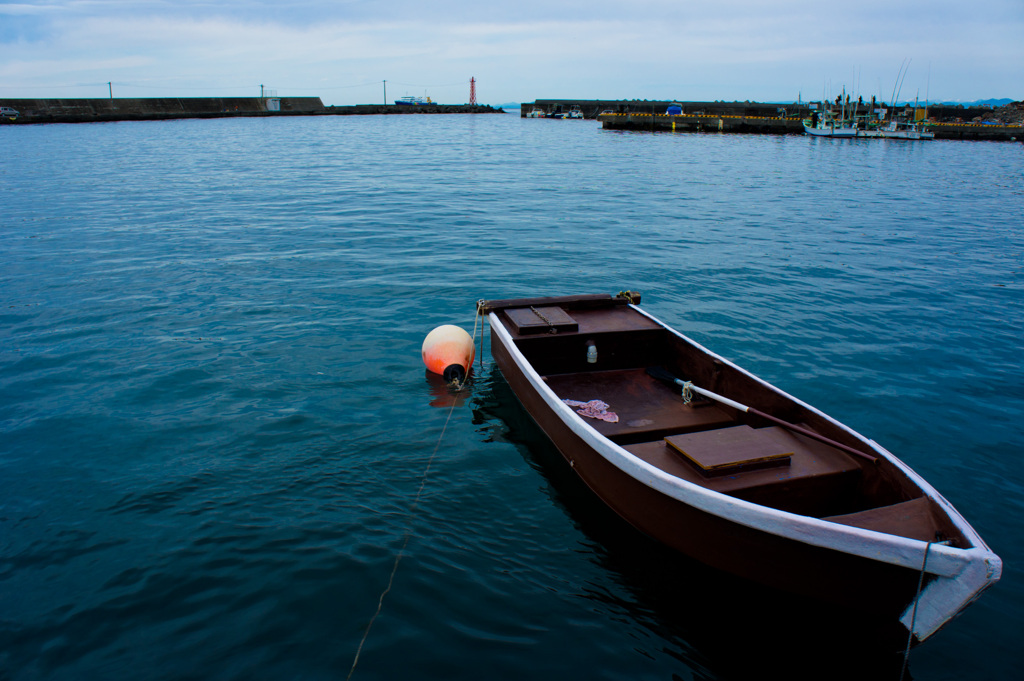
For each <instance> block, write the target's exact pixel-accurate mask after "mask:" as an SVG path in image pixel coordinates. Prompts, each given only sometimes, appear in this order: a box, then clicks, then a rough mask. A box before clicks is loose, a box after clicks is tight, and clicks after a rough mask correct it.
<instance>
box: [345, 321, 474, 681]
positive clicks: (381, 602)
mask: <svg viewBox="0 0 1024 681" xmlns="http://www.w3.org/2000/svg"><path fill="white" fill-rule="evenodd" d="M481 302H483V301H481ZM477 312H478V314H477V315H476V316H477V317H479V316H480V314H479V304H478V308H477ZM480 329H481V333H480V352H481V353H482V352H483V345H484V343H483V323H482V322H481V324H480ZM473 342H474V344H475V342H476V320H475V319H474V320H473ZM480 366H481V367H483V360H482V359H481V360H480ZM468 382H469V372H468V371H467V372H466V377H465V379H463V381H462V382H461V383H460V382H459V381H458V380H457V379H456V380H454V381H452V382H451V383H450V384H449V385H450V386H451V387H452V388H454V390H455V392H456V393H460V392H462V389H463V388H465V387H466V383H468ZM457 404H458V400H452V406H451V407H450V408H449V409H448V416H447V417H446V418H445V420H444V426H442V428H441V434H440V435H439V436H438V438H437V444H436V445H434V451H433V452H432V453H431V454H430V458H429V459H428V460H427V467H426V468H424V469H423V475H422V476H421V477H420V487H419V489H418V490H416V497H415V498H414V499H413V501H412V505H411V506H410V507H409V514H408V515H409V518H410V519H411V518H412V516H413V511H415V510H416V507H417V506H419V503H420V497H421V496H422V495H423V488H424V487H426V484H427V476H428V475H430V467H431V465H433V463H434V458H435V457H436V456H437V452H438V450H440V449H441V442H443V441H444V434H445V432H447V430H448V423H449V422H450V421H451V420H452V414H454V413H455V406H456V405H457ZM410 539H412V530H406V532H405V537H404V538H403V540H402V548H400V549H399V550H398V553H397V554H396V555H395V562H394V564H393V565H392V566H391V574H390V575H389V576H388V584H387V586H386V587H384V591H382V592H381V594H380V598H379V599H377V610H376V611H375V612H374V613H373V617H371V618H370V621H369V622H368V623H367V624H366V630H365V631H363V638H362V639H361V640H360V641H359V647H358V648H356V655H355V657H354V658H353V659H352V667H351V668H350V669H349V670H348V676H346V677H345V679H346V681H348V679H351V678H352V675H353V674H355V671H356V665H357V664H359V656H360V655H362V653H363V646H364V645H366V639H367V638H369V636H370V629H371V628H373V624H374V622H376V621H377V616H378V615H380V611H381V609H382V608H383V607H384V597H385V596H387V595H388V593H389V592H390V591H391V585H392V584H394V581H395V573H397V572H398V564H399V563H400V562H402V556H404V555H405V548H406V547H407V546H408V545H409V540H410Z"/></svg>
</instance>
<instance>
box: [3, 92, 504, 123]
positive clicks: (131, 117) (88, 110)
mask: <svg viewBox="0 0 1024 681" xmlns="http://www.w3.org/2000/svg"><path fill="white" fill-rule="evenodd" d="M0 106H5V107H10V108H12V109H15V110H16V111H18V114H19V115H18V117H17V119H16V120H13V121H12V120H10V119H9V118H4V119H2V121H0V122H2V123H4V124H16V125H18V124H25V123H99V122H108V121H154V120H173V119H180V118H232V117H255V116H345V115H368V114H443V113H503V112H502V110H501V109H494V108H492V107H490V106H486V105H473V106H470V105H468V104H465V105H461V104H460V105H449V104H429V105H422V106H397V105H383V104H363V105H357V106H324V103H323V101H321V99H320V98H319V97H155V98H145V99H0Z"/></svg>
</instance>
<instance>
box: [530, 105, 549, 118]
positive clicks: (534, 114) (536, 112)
mask: <svg viewBox="0 0 1024 681" xmlns="http://www.w3.org/2000/svg"><path fill="white" fill-rule="evenodd" d="M526 117H527V118H544V117H545V113H544V110H543V109H538V108H536V107H534V108H533V109H530V112H529V113H528V114H526Z"/></svg>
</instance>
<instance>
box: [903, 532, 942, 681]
mask: <svg viewBox="0 0 1024 681" xmlns="http://www.w3.org/2000/svg"><path fill="white" fill-rule="evenodd" d="M948 543H949V540H943V539H942V533H941V532H936V533H935V539H932V540H930V541H929V542H928V544H927V545H926V546H925V547H924V560H922V561H921V574H919V575H918V577H917V593H916V594H915V595H914V609H913V610H912V611H911V614H910V627H909V629H910V631H909V632H908V633H907V648H906V650H904V651H903V668H902V669H900V681H903V677H904V675H905V674H906V673H907V661H908V660H909V659H910V645H911V644H912V643H913V641H914V628H915V627H916V626H917V604H918V602H919V601H920V600H921V589H922V587H923V586H924V574H925V568H927V567H928V553H929V552H930V551H931V549H932V544H948Z"/></svg>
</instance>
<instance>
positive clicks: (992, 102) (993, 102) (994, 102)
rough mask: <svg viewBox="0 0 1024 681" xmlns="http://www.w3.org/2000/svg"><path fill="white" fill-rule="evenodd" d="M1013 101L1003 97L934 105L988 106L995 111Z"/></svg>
mask: <svg viewBox="0 0 1024 681" xmlns="http://www.w3.org/2000/svg"><path fill="white" fill-rule="evenodd" d="M1014 101H1015V100H1013V99H1006V98H1005V97H1004V98H1002V99H976V100H974V101H973V102H935V104H945V105H947V106H957V105H958V104H959V105H963V106H990V107H992V108H993V109H995V108H997V107H1000V106H1006V105H1007V104H1012V103H1013V102H1014Z"/></svg>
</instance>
